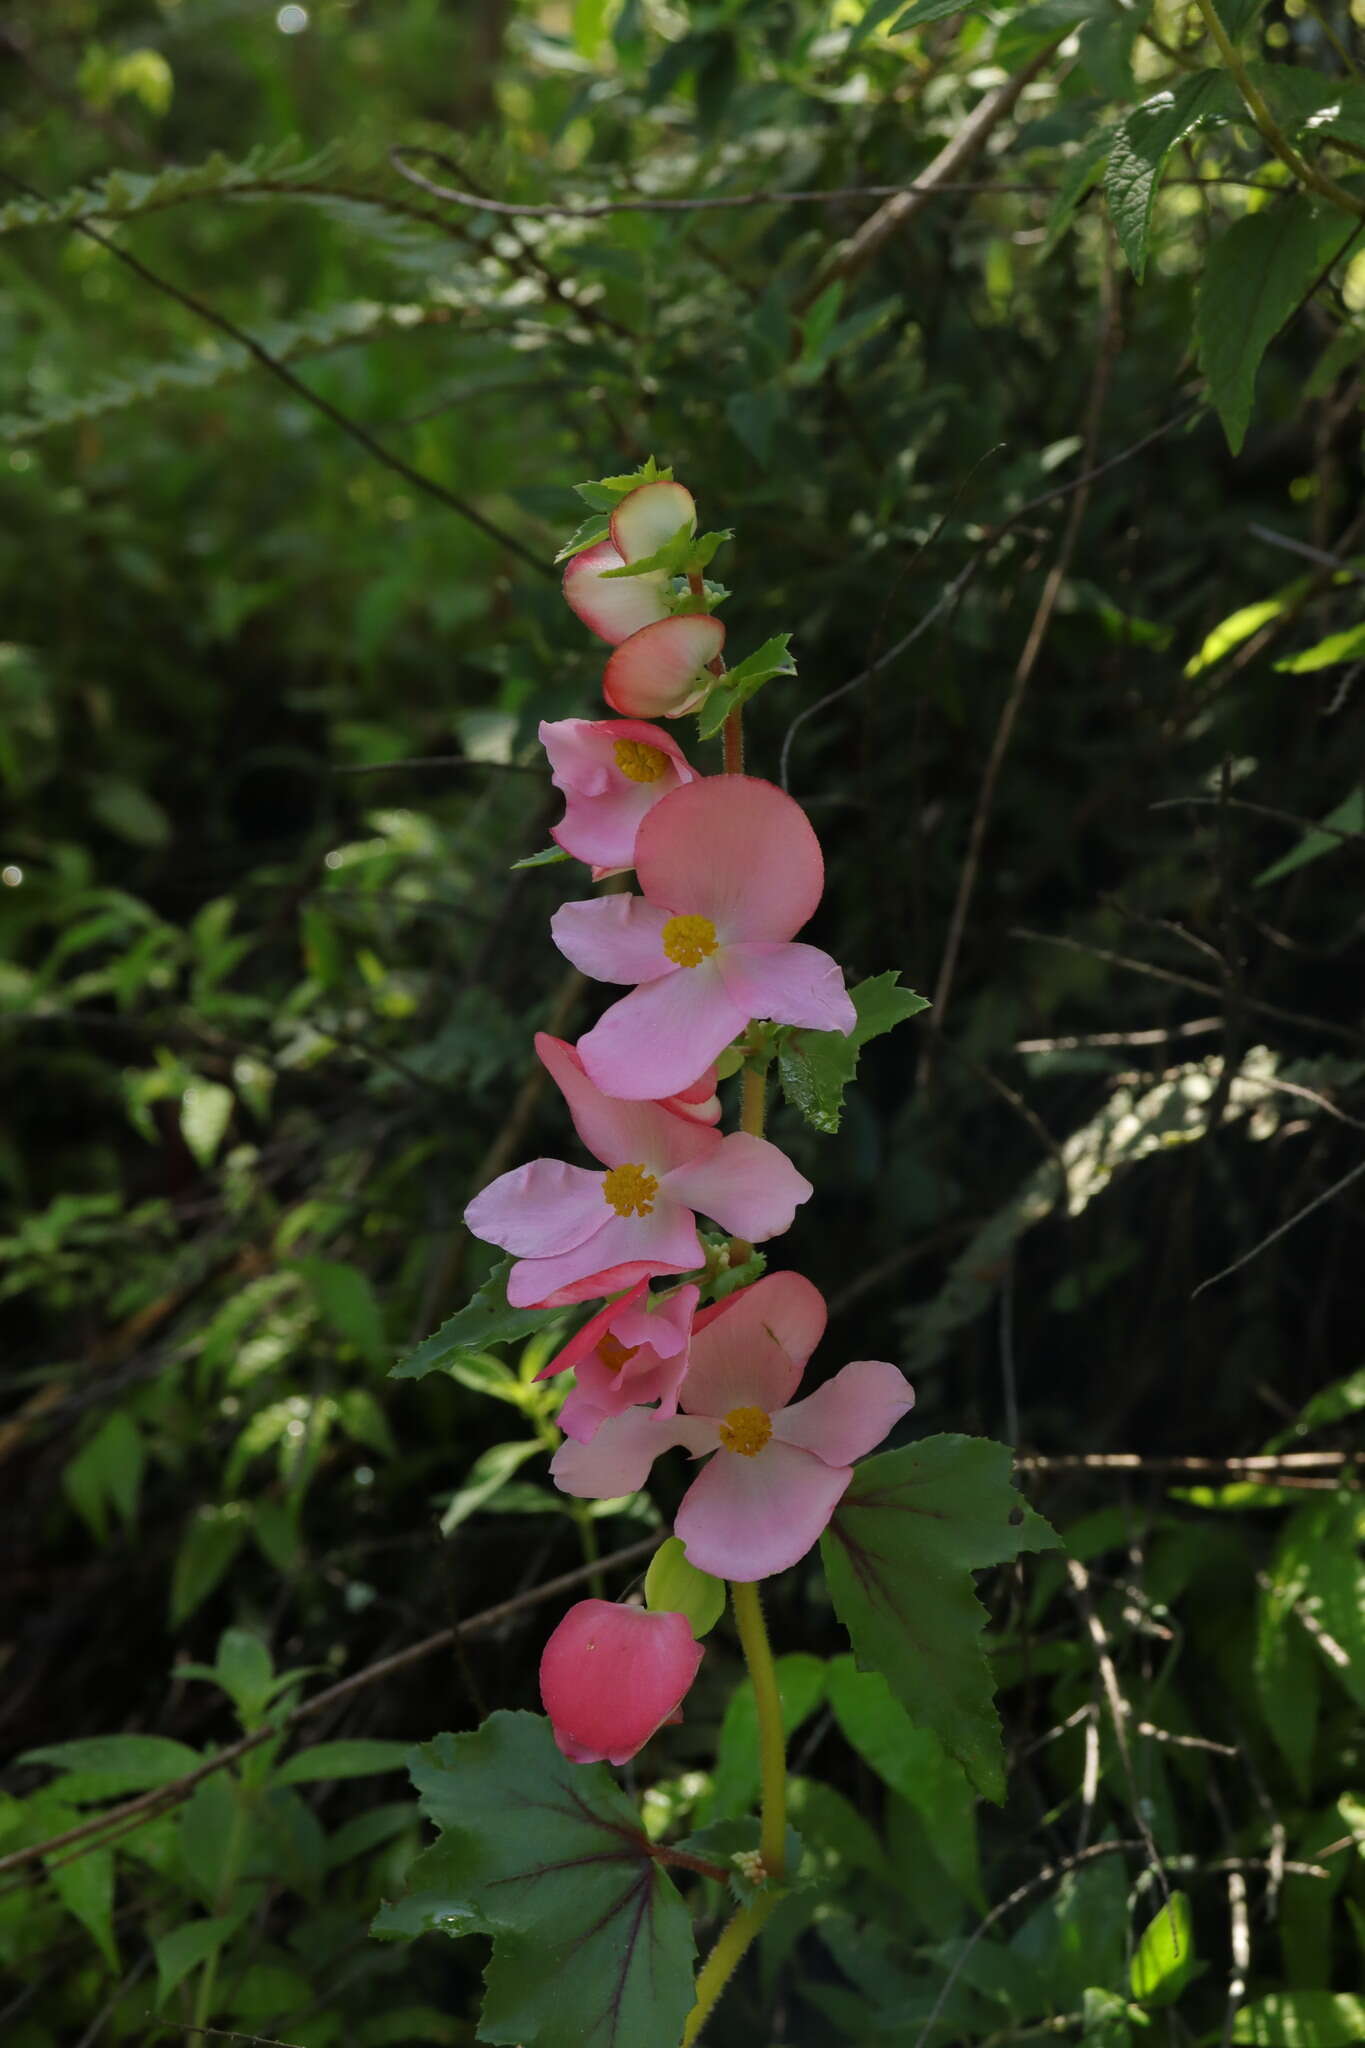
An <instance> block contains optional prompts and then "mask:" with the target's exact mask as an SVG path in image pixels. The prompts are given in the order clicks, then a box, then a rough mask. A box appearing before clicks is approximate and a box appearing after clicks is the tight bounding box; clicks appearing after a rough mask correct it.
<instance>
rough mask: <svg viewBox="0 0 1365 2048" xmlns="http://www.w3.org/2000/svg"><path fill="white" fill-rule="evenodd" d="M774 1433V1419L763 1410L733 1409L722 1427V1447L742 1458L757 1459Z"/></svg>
mask: <svg viewBox="0 0 1365 2048" xmlns="http://www.w3.org/2000/svg"><path fill="white" fill-rule="evenodd" d="M772 1433H773V1425H772V1418H771V1417H770V1416H769V1415H768V1414H767V1413H766V1412H765V1411H764V1410H763V1409H762V1408H732V1409H731V1410H730V1413H729V1414H728V1415H727V1416H726V1418H725V1420H724V1422H722V1423H721V1425H720V1440H721V1444H722V1446H723V1447H724V1449H726V1450H727V1451H738V1452H739V1455H740V1457H741V1458H756V1457H757V1456H758V1454H759V1452H760V1451H761V1450H762V1449H763V1446H764V1444H766V1443H767V1441H768V1438H769V1437H770V1436H771V1435H772Z"/></svg>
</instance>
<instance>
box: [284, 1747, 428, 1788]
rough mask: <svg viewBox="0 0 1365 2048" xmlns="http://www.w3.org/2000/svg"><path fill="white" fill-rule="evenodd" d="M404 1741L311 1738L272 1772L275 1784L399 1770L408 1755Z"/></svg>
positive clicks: (360, 1775)
mask: <svg viewBox="0 0 1365 2048" xmlns="http://www.w3.org/2000/svg"><path fill="white" fill-rule="evenodd" d="M411 1753H412V1752H411V1745H410V1744H409V1743H406V1742H379V1741H376V1740H374V1739H372V1738H370V1737H364V1736H353V1737H351V1738H350V1739H349V1740H347V1741H342V1742H315V1743H313V1744H312V1745H311V1747H310V1748H308V1749H299V1750H295V1752H294V1754H293V1756H291V1757H287V1758H286V1759H285V1761H284V1762H283V1763H282V1764H281V1765H280V1766H279V1768H278V1769H277V1770H276V1771H275V1772H274V1774H273V1777H272V1780H271V1782H272V1783H273V1784H276V1785H314V1784H316V1783H318V1781H319V1780H320V1779H334V1778H372V1777H376V1776H377V1775H378V1774H379V1773H380V1772H382V1771H401V1770H403V1769H404V1768H405V1766H406V1764H407V1760H408V1757H409V1756H410V1755H411Z"/></svg>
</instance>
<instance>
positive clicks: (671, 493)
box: [608, 483, 697, 587]
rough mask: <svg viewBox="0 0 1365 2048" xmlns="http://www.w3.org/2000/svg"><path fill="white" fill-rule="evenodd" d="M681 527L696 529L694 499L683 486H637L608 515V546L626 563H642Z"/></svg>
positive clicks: (628, 579) (627, 580)
mask: <svg viewBox="0 0 1365 2048" xmlns="http://www.w3.org/2000/svg"><path fill="white" fill-rule="evenodd" d="M683 526H685V527H686V528H687V530H688V532H689V533H695V532H696V530H697V506H696V500H695V499H694V498H693V496H692V493H691V491H689V490H688V489H687V487H686V485H685V484H674V483H657V484H641V485H640V487H639V489H638V490H634V491H631V492H630V494H629V495H628V496H627V497H624V498H622V499H621V501H620V503H619V504H618V505H617V507H616V510H615V511H614V512H613V513H612V515H611V538H612V543H613V545H614V546H615V547H616V549H617V551H618V552H619V553H620V554H622V555H624V557H625V559H626V560H627V561H628V562H643V560H644V559H645V556H646V555H657V554H658V552H659V549H660V548H661V547H662V546H663V545H664V543H665V541H670V540H672V538H673V536H674V534H675V533H677V532H678V530H679V528H680V527H683ZM621 581H622V583H633V582H635V581H636V578H635V577H633V576H623V577H622V578H621ZM608 587H610V586H608Z"/></svg>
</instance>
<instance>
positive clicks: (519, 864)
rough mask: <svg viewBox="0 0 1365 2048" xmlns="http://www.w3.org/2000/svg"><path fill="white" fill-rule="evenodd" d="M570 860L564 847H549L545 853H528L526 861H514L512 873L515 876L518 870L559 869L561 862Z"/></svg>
mask: <svg viewBox="0 0 1365 2048" xmlns="http://www.w3.org/2000/svg"><path fill="white" fill-rule="evenodd" d="M568 858H569V855H568V854H567V853H565V851H564V849H563V847H562V846H547V847H546V848H545V851H544V852H543V853H528V854H527V856H526V858H525V860H514V861H513V863H512V872H513V874H515V873H516V872H517V870H518V868H552V867H557V866H558V865H559V863H560V861H562V860H568Z"/></svg>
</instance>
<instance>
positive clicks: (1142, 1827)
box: [1066, 1557, 1171, 1906]
mask: <svg viewBox="0 0 1365 2048" xmlns="http://www.w3.org/2000/svg"><path fill="white" fill-rule="evenodd" d="M1066 1575H1067V1578H1068V1579H1069V1580H1070V1581H1071V1584H1072V1586H1073V1587H1074V1589H1075V1593H1076V1599H1077V1602H1078V1604H1079V1606H1080V1610H1081V1619H1082V1620H1083V1621H1084V1623H1085V1626H1086V1632H1087V1634H1088V1635H1089V1637H1090V1641H1091V1645H1092V1646H1093V1648H1094V1652H1095V1662H1096V1664H1097V1665H1098V1666H1099V1672H1100V1684H1101V1685H1102V1686H1103V1688H1104V1697H1105V1701H1106V1704H1107V1705H1108V1708H1109V1719H1110V1721H1111V1723H1112V1724H1113V1729H1114V1743H1115V1746H1116V1748H1117V1750H1118V1753H1119V1762H1120V1763H1121V1764H1122V1766H1123V1775H1124V1777H1125V1778H1126V1779H1127V1781H1128V1798H1129V1802H1130V1808H1131V1812H1132V1816H1133V1819H1134V1821H1135V1822H1136V1824H1137V1830H1138V1833H1139V1834H1140V1835H1141V1837H1142V1846H1143V1848H1144V1850H1145V1851H1146V1855H1147V1862H1148V1866H1149V1868H1150V1869H1151V1870H1152V1871H1153V1872H1154V1873H1155V1876H1156V1881H1157V1883H1158V1885H1159V1886H1160V1887H1161V1897H1162V1902H1163V1904H1165V1905H1166V1906H1169V1905H1170V1903H1171V1887H1170V1885H1169V1883H1168V1881H1167V1878H1166V1868H1165V1865H1164V1864H1163V1863H1162V1860H1161V1851H1160V1850H1159V1849H1158V1848H1157V1845H1156V1837H1155V1835H1153V1833H1152V1829H1151V1824H1150V1823H1149V1821H1148V1819H1147V1816H1146V1814H1145V1812H1144V1811H1143V1802H1142V1797H1141V1794H1140V1793H1139V1791H1138V1782H1137V1773H1136V1772H1135V1771H1134V1769H1133V1753H1132V1751H1131V1750H1130V1749H1129V1747H1128V1727H1127V1722H1128V1717H1129V1714H1130V1713H1131V1709H1130V1707H1129V1705H1128V1702H1127V1700H1125V1699H1124V1697H1123V1694H1122V1692H1121V1691H1120V1689H1119V1676H1118V1672H1117V1671H1116V1670H1115V1668H1114V1660H1113V1658H1112V1657H1111V1656H1110V1654H1109V1638H1108V1637H1107V1635H1106V1634H1105V1632H1104V1625H1103V1623H1102V1622H1101V1620H1100V1618H1099V1615H1098V1614H1097V1613H1096V1611H1095V1603H1094V1601H1093V1600H1092V1599H1091V1597H1090V1574H1089V1572H1088V1571H1087V1570H1086V1568H1085V1566H1084V1565H1083V1564H1082V1563H1081V1562H1080V1560H1079V1559H1078V1558H1074V1557H1071V1558H1068V1559H1067V1564H1066Z"/></svg>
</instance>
